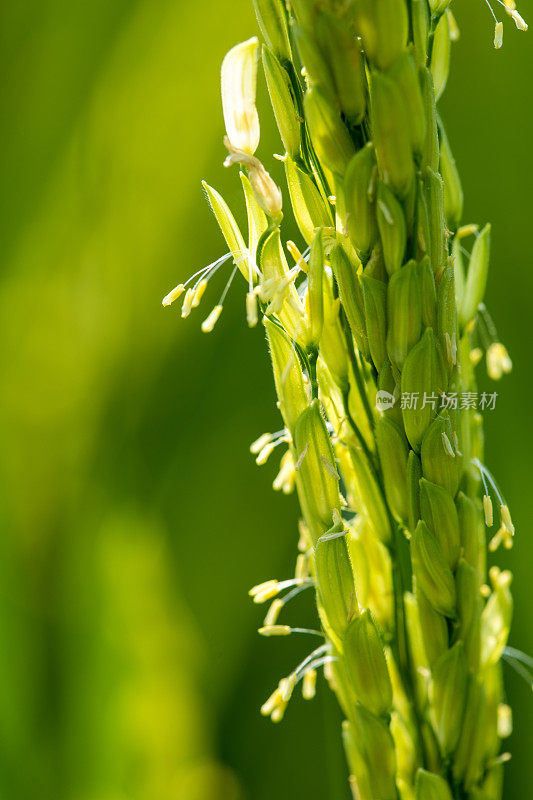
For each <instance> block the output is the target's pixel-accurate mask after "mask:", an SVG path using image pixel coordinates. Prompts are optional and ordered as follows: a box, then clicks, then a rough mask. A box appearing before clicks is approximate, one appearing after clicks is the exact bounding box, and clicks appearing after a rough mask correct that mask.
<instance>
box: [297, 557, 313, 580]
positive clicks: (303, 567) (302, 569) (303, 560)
mask: <svg viewBox="0 0 533 800" xmlns="http://www.w3.org/2000/svg"><path fill="white" fill-rule="evenodd" d="M308 575H309V561H308V558H307V555H306V554H305V553H299V554H298V557H297V559H296V570H295V573H294V577H295V578H296V580H303V579H304V578H307V577H308Z"/></svg>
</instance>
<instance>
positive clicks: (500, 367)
mask: <svg viewBox="0 0 533 800" xmlns="http://www.w3.org/2000/svg"><path fill="white" fill-rule="evenodd" d="M512 368H513V362H512V361H511V359H510V358H509V353H508V352H507V350H506V348H505V346H504V345H503V344H502V343H501V342H494V343H493V344H491V345H490V347H489V349H488V350H487V372H488V375H489V377H490V378H492V380H493V381H499V380H500V378H501V377H502V376H503V375H507V374H508V373H509V372H511V370H512Z"/></svg>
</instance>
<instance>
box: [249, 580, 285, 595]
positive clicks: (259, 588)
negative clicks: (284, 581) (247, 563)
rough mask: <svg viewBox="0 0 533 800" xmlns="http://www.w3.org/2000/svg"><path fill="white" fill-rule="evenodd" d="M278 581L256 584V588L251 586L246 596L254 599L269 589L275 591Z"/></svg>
mask: <svg viewBox="0 0 533 800" xmlns="http://www.w3.org/2000/svg"><path fill="white" fill-rule="evenodd" d="M277 586H278V581H277V580H275V579H273V580H270V581H263V583H258V584H257V586H252V588H251V589H250V591H249V592H248V594H249V595H250V597H256V596H257V595H258V594H262V593H263V592H266V591H269V590H270V589H274V588H275V589H276V591H277Z"/></svg>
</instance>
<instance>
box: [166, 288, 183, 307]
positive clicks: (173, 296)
mask: <svg viewBox="0 0 533 800" xmlns="http://www.w3.org/2000/svg"><path fill="white" fill-rule="evenodd" d="M184 291H185V286H184V284H183V283H178V285H177V286H175V287H174V289H172V291H170V292H169V293H168V294H166V295H165V296H164V297H163V301H162V303H163V305H164V306H171V305H172V303H173V302H174V300H177V299H178V297H181V295H182V294H183V292H184Z"/></svg>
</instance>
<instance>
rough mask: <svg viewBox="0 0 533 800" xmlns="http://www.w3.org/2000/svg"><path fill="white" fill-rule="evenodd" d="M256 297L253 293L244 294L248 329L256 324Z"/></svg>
mask: <svg viewBox="0 0 533 800" xmlns="http://www.w3.org/2000/svg"><path fill="white" fill-rule="evenodd" d="M258 319H259V317H258V314H257V296H256V295H255V293H254V292H248V293H247V294H246V322H247V323H248V327H249V328H255V326H256V325H257V322H258Z"/></svg>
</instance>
